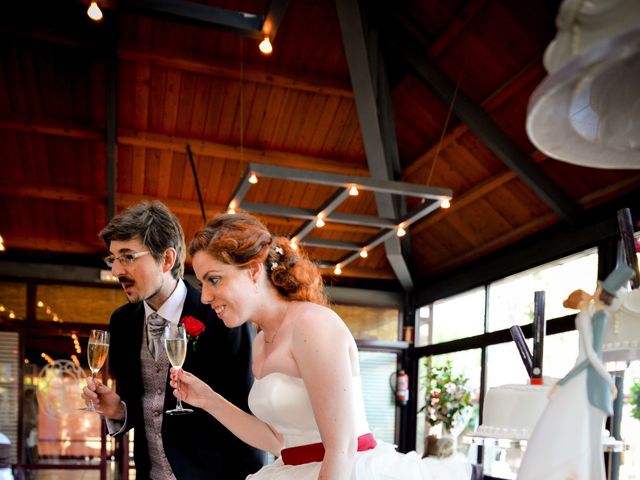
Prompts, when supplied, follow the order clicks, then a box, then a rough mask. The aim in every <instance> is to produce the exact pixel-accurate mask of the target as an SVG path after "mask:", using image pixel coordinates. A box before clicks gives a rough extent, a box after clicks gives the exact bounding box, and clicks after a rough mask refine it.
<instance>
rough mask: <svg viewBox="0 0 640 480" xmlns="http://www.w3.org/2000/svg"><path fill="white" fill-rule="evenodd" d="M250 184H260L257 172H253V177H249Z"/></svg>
mask: <svg viewBox="0 0 640 480" xmlns="http://www.w3.org/2000/svg"><path fill="white" fill-rule="evenodd" d="M249 183H250V184H251V185H255V184H256V183H258V176H257V175H256V174H255V172H251V175H249Z"/></svg>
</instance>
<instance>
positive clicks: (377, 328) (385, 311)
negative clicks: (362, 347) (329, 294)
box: [331, 305, 400, 341]
mask: <svg viewBox="0 0 640 480" xmlns="http://www.w3.org/2000/svg"><path fill="white" fill-rule="evenodd" d="M331 308H332V309H333V310H334V311H335V312H336V313H337V314H338V315H340V317H341V318H342V320H344V323H346V324H347V327H349V330H350V331H351V334H352V335H353V336H354V337H355V338H357V339H358V340H389V341H397V340H398V327H399V321H400V312H399V311H398V309H397V308H375V307H359V306H355V305H331Z"/></svg>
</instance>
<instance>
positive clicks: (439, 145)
mask: <svg viewBox="0 0 640 480" xmlns="http://www.w3.org/2000/svg"><path fill="white" fill-rule="evenodd" d="M466 67H467V55H465V57H464V60H463V62H462V68H461V69H460V74H459V75H458V81H457V82H456V88H455V90H454V91H453V97H452V98H451V103H450V104H449V111H448V112H447V118H446V119H445V121H444V127H443V128H442V132H441V133H440V140H438V145H437V147H436V151H435V153H434V155H433V162H432V163H431V170H429V176H428V177H427V185H430V184H431V178H432V177H433V172H434V170H435V168H436V163H438V157H439V155H440V150H441V148H442V143H443V142H444V136H445V135H446V133H447V128H448V127H449V120H451V114H452V113H453V106H454V105H455V103H456V98H457V97H458V90H459V89H460V83H461V82H462V77H463V75H464V71H465V69H466ZM445 205H446V206H445ZM445 205H443V207H444V208H449V206H450V203H449V202H448V201H447V202H446V204H445Z"/></svg>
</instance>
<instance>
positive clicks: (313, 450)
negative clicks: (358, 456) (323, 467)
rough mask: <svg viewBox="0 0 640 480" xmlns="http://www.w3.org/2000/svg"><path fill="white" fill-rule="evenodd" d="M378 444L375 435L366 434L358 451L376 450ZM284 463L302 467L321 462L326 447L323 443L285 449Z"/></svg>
mask: <svg viewBox="0 0 640 480" xmlns="http://www.w3.org/2000/svg"><path fill="white" fill-rule="evenodd" d="M377 444H378V442H376V439H375V438H373V434H371V433H366V434H364V435H360V436H359V437H358V451H359V452H364V451H365V450H371V449H372V448H375V447H376V445H377ZM280 454H281V455H282V461H283V462H284V464H285V465H302V464H304V463H311V462H321V461H322V459H323V458H324V445H322V443H310V444H308V445H299V446H297V447H291V448H284V449H283V450H282V452H280Z"/></svg>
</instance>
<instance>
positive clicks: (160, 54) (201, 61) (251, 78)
mask: <svg viewBox="0 0 640 480" xmlns="http://www.w3.org/2000/svg"><path fill="white" fill-rule="evenodd" d="M0 34H3V35H4V36H6V37H11V38H12V39H22V41H23V42H24V41H32V42H37V43H38V44H49V45H53V46H56V47H59V48H65V49H74V50H79V51H83V52H84V51H89V52H91V53H92V55H97V56H99V57H104V51H103V49H102V47H101V46H100V45H98V44H97V43H90V42H91V40H90V39H88V40H86V41H84V40H81V39H74V38H71V37H66V36H62V35H56V34H52V33H50V32H39V31H28V32H24V31H16V30H11V29H9V28H7V27H6V26H3V27H1V29H0ZM117 56H118V58H119V59H120V60H126V61H129V62H135V63H143V64H150V65H157V66H160V67H167V68H175V69H177V70H181V71H184V72H192V73H200V74H203V75H209V76H212V77H220V78H227V79H231V80H240V76H241V74H240V63H239V62H231V61H227V60H223V59H220V58H213V57H211V56H205V55H193V54H187V53H185V52H181V51H179V50H175V49H168V48H164V49H161V48H155V49H142V48H140V47H139V46H137V45H135V44H133V43H126V42H121V43H119V45H118V49H117ZM242 70H243V72H242V78H243V79H244V80H245V81H248V82H255V83H258V84H262V85H269V86H273V87H279V88H285V89H288V90H298V91H302V92H309V93H316V94H319V95H331V96H337V97H342V98H346V99H351V98H353V92H352V91H351V86H350V84H349V82H348V80H345V79H343V78H328V77H322V76H319V75H304V74H299V73H293V72H288V71H286V70H284V69H280V68H272V67H268V66H262V65H257V64H248V63H245V64H244V65H243V66H242Z"/></svg>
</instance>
